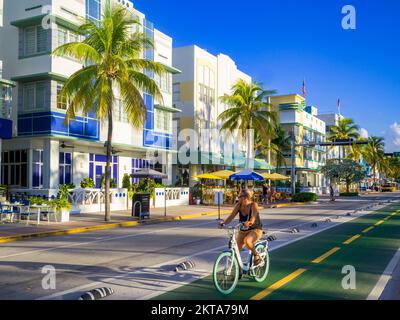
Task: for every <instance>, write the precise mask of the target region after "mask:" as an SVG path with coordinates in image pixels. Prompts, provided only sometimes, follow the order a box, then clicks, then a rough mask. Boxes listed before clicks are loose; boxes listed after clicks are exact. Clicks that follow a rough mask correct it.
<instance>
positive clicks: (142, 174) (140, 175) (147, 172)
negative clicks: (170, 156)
mask: <svg viewBox="0 0 400 320" xmlns="http://www.w3.org/2000/svg"><path fill="white" fill-rule="evenodd" d="M131 177H132V178H137V179H167V178H168V175H166V174H164V173H162V172H159V171H155V170H152V169H150V168H147V169H141V170H139V171H138V172H135V173H132V174H131Z"/></svg>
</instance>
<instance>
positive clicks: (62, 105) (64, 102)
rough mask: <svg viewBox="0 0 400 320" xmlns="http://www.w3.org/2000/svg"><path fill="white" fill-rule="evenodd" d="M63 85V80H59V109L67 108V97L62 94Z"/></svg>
mask: <svg viewBox="0 0 400 320" xmlns="http://www.w3.org/2000/svg"><path fill="white" fill-rule="evenodd" d="M63 86H64V84H63V83H62V82H57V109H60V110H67V99H66V98H65V97H61V95H60V93H61V90H62V88H63Z"/></svg>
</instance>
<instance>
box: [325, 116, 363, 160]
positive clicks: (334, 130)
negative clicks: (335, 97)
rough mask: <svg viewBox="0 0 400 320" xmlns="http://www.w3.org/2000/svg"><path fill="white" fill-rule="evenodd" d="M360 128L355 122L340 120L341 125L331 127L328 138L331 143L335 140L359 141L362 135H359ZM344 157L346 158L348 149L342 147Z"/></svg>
mask: <svg viewBox="0 0 400 320" xmlns="http://www.w3.org/2000/svg"><path fill="white" fill-rule="evenodd" d="M358 130H359V127H358V126H357V125H356V124H355V122H354V120H352V119H348V118H344V119H341V120H339V123H338V124H337V125H335V126H332V127H331V131H330V133H329V136H328V140H329V141H335V140H350V139H358V138H359V137H360V134H359V133H358ZM342 156H343V158H346V147H345V146H343V147H342Z"/></svg>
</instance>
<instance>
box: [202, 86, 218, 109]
mask: <svg viewBox="0 0 400 320" xmlns="http://www.w3.org/2000/svg"><path fill="white" fill-rule="evenodd" d="M214 95H215V90H214V89H213V88H210V87H207V86H205V85H203V84H199V100H200V101H201V102H204V103H205V104H208V105H210V106H213V105H214V103H215V97H214Z"/></svg>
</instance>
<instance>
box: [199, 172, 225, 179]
mask: <svg viewBox="0 0 400 320" xmlns="http://www.w3.org/2000/svg"><path fill="white" fill-rule="evenodd" d="M192 178H193V179H205V180H224V179H223V178H221V177H218V176H216V175H214V174H212V173H203V174H199V175H197V176H193V177H192Z"/></svg>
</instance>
